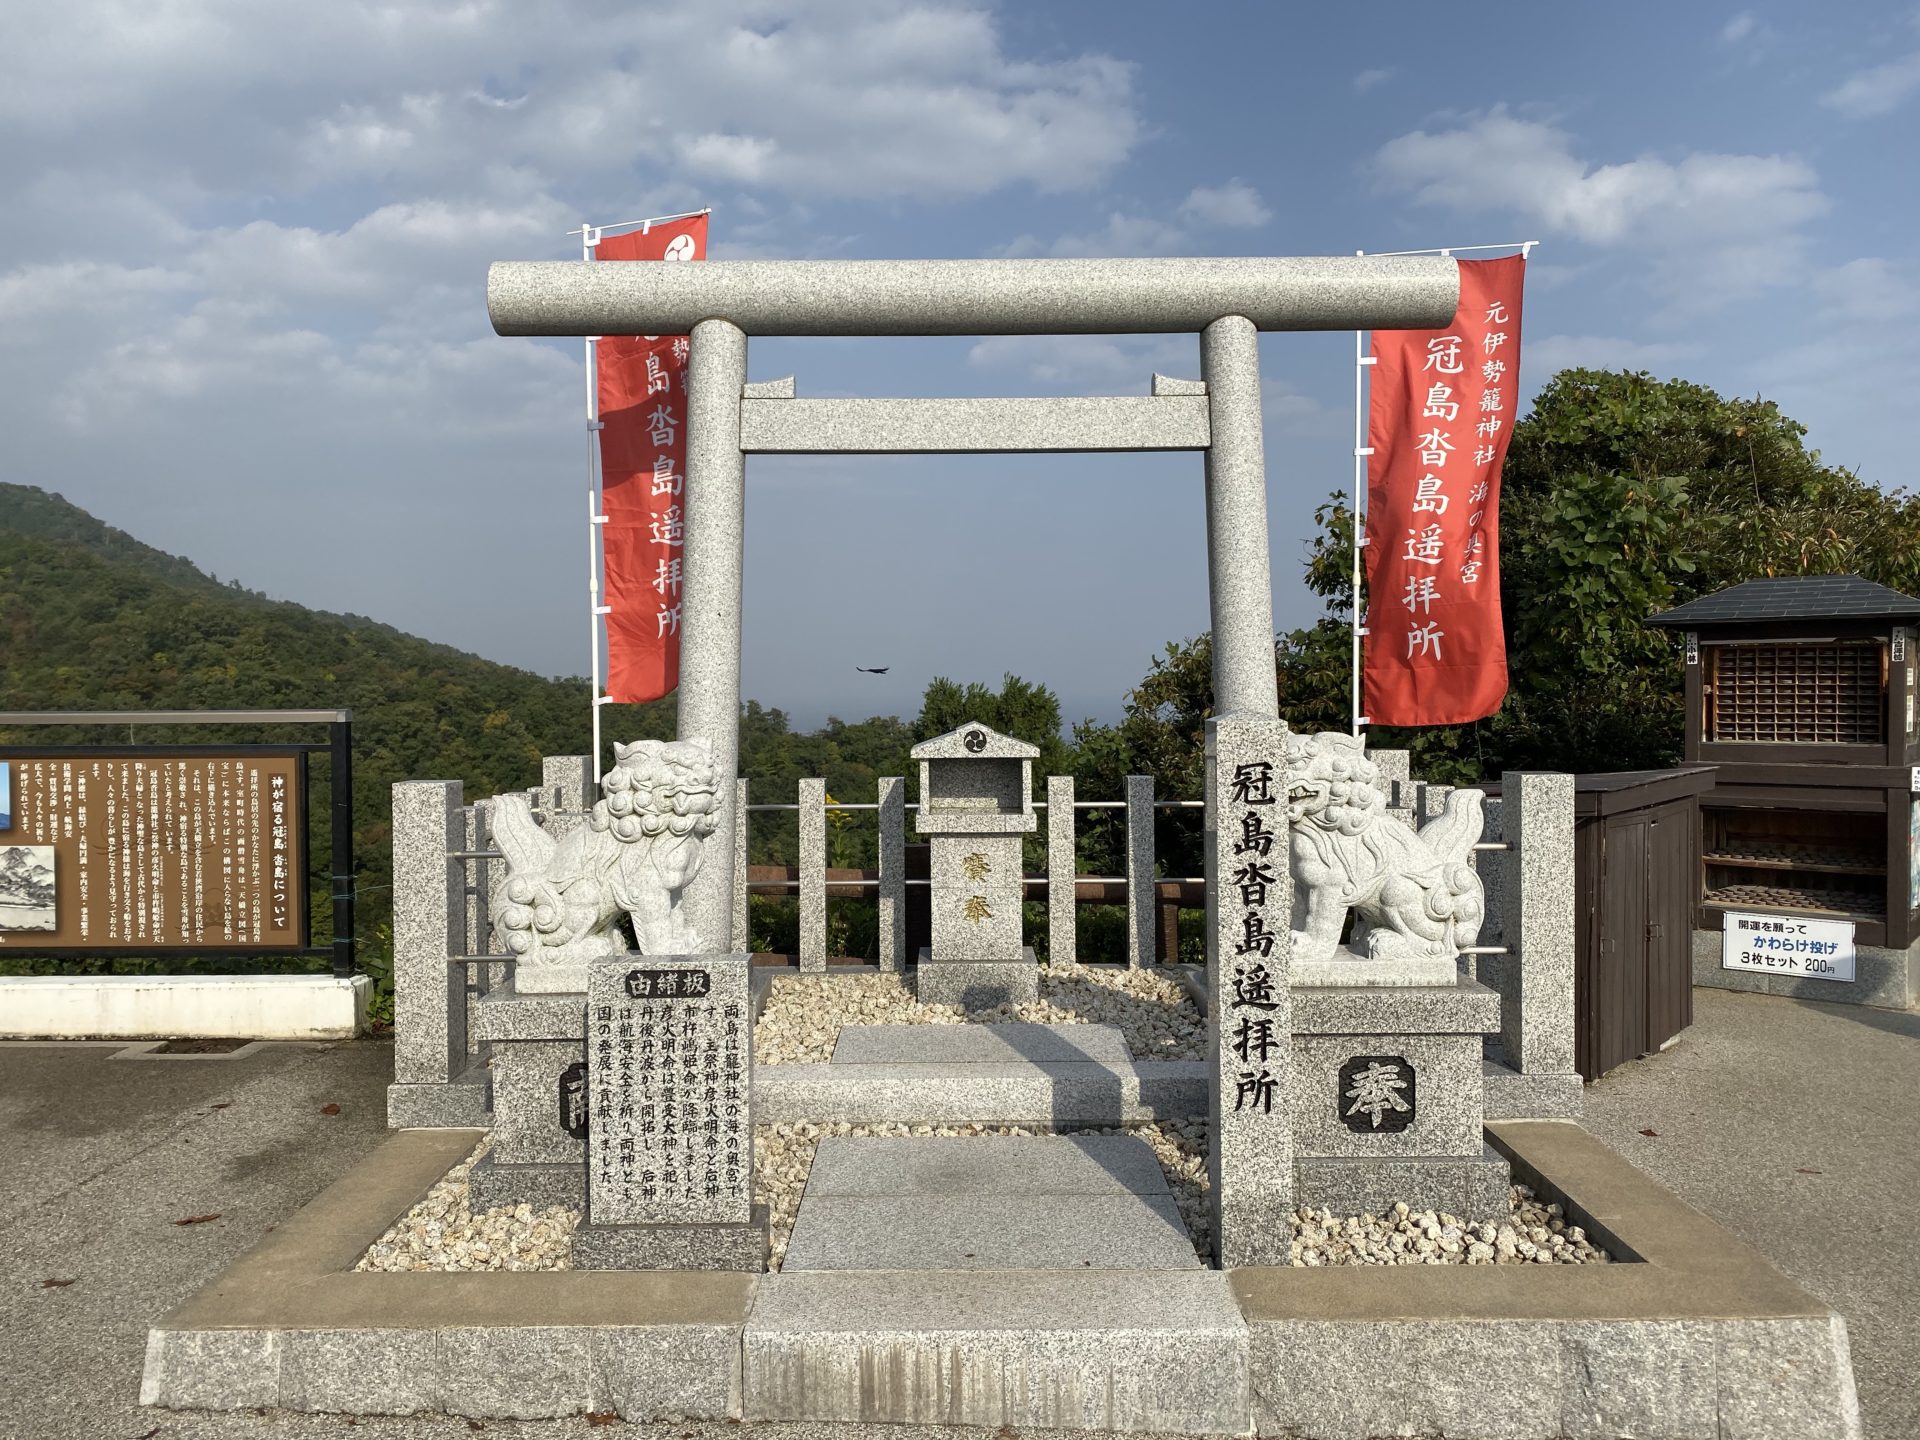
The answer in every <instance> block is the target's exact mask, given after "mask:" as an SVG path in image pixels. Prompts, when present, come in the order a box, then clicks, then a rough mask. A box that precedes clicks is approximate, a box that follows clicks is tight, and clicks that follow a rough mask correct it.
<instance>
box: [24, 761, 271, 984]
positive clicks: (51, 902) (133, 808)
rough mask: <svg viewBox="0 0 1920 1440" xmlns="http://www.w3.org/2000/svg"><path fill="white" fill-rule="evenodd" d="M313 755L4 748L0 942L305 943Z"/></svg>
mask: <svg viewBox="0 0 1920 1440" xmlns="http://www.w3.org/2000/svg"><path fill="white" fill-rule="evenodd" d="M301 760H302V752H301V751H299V750H295V749H279V748H264V747H263V748H257V749H255V748H249V749H232V750H215V749H194V750H178V749H175V750H164V749H155V750H132V749H129V750H114V751H111V752H84V753H83V752H71V753H66V754H61V753H57V752H56V753H47V752H36V751H31V750H0V949H34V950H40V949H48V950H97V951H116V950H118V951H130V952H138V953H150V952H157V951H178V950H189V951H190V950H217V949H240V948H244V949H249V950H300V949H304V948H305V947H306V944H307V887H306V796H305V794H304V791H303V788H302V779H301V776H302V765H301Z"/></svg>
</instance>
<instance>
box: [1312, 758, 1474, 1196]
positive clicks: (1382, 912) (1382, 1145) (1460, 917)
mask: <svg viewBox="0 0 1920 1440" xmlns="http://www.w3.org/2000/svg"><path fill="white" fill-rule="evenodd" d="M1283 764H1284V766H1285V771H1286V773H1285V778H1284V782H1282V783H1283V784H1284V788H1285V797H1286V798H1285V815H1286V821H1287V829H1288V832H1289V837H1290V838H1289V846H1288V852H1289V870H1290V873H1291V876H1292V881H1293V902H1292V904H1293V936H1292V940H1293V960H1292V967H1291V974H1290V979H1291V983H1292V990H1293V994H1292V1001H1293V1009H1292V1025H1293V1039H1292V1062H1293V1088H1292V1092H1291V1097H1290V1098H1291V1107H1292V1121H1293V1142H1294V1146H1295V1186H1296V1197H1295V1198H1296V1203H1298V1204H1301V1205H1310V1206H1314V1207H1316V1208H1325V1209H1328V1210H1332V1211H1334V1212H1335V1213H1336V1214H1345V1215H1352V1214H1361V1213H1367V1212H1373V1213H1378V1212H1380V1211H1381V1210H1383V1209H1385V1208H1387V1207H1389V1206H1391V1205H1393V1204H1394V1203H1395V1202H1396V1201H1401V1202H1405V1203H1406V1204H1407V1205H1409V1206H1411V1207H1412V1208H1413V1209H1415V1210H1437V1211H1442V1212H1445V1213H1450V1214H1453V1215H1457V1216H1460V1217H1462V1218H1465V1219H1474V1220H1479V1219H1489V1218H1495V1217H1498V1216H1502V1215H1504V1214H1505V1213H1506V1207H1507V1186H1508V1182H1509V1178H1510V1177H1509V1173H1508V1165H1507V1163H1506V1161H1505V1160H1503V1159H1501V1158H1500V1157H1499V1156H1498V1155H1497V1154H1496V1153H1495V1152H1494V1150H1493V1149H1492V1147H1490V1146H1489V1145H1488V1144H1487V1143H1486V1139H1485V1135H1484V1133H1483V1130H1484V1124H1485V1118H1486V1115H1485V1085H1484V1080H1483V1074H1482V1066H1481V1052H1482V1049H1483V1040H1484V1037H1485V1036H1487V1035H1489V1034H1497V1033H1498V1032H1499V1029H1500V1019H1501V1006H1500V997H1499V995H1498V994H1497V993H1495V992H1494V991H1492V990H1490V989H1488V988H1487V987H1486V986H1484V985H1480V984H1478V983H1476V982H1475V981H1473V980H1470V979H1467V978H1464V977H1463V976H1462V975H1461V973H1460V969H1459V964H1458V957H1459V955H1460V952H1461V951H1462V950H1464V949H1468V948H1470V947H1471V946H1473V945H1474V944H1475V943H1476V940H1477V938H1478V935H1479V929H1480V923H1481V920H1482V918H1483V916H1484V915H1485V910H1486V905H1485V899H1484V896H1483V894H1482V891H1481V886H1480V879H1479V876H1478V875H1477V874H1476V873H1475V871H1474V869H1473V864H1472V859H1473V846H1474V844H1475V843H1476V842H1477V841H1478V840H1479V839H1480V836H1481V831H1482V820H1481V806H1482V800H1483V797H1482V795H1481V793H1480V792H1479V791H1477V790H1455V791H1452V792H1451V793H1450V794H1448V795H1447V796H1446V798H1445V801H1444V806H1443V808H1440V809H1439V810H1438V813H1436V814H1434V815H1433V816H1432V817H1431V818H1429V819H1428V820H1427V821H1426V823H1425V824H1423V825H1422V826H1421V827H1420V828H1419V829H1418V830H1417V831H1416V830H1414V829H1413V828H1412V827H1411V826H1409V825H1407V824H1405V823H1404V822H1403V821H1401V820H1400V819H1398V818H1397V817H1395V816H1394V815H1392V814H1391V813H1390V810H1389V806H1388V797H1387V796H1386V794H1385V793H1384V792H1383V790H1382V788H1381V785H1380V783H1379V782H1380V775H1379V771H1378V770H1377V769H1376V767H1375V766H1374V765H1373V763H1372V762H1371V761H1370V760H1369V759H1368V757H1367V755H1366V753H1365V751H1364V749H1363V748H1362V745H1361V742H1360V740H1359V739H1358V738H1357V737H1355V736H1351V735H1342V734H1333V733H1323V734H1315V735H1289V736H1288V737H1287V738H1286V741H1285V744H1284V754H1283ZM1349 913H1351V914H1352V916H1353V927H1352V935H1351V938H1350V939H1349V940H1348V941H1347V943H1345V944H1342V943H1341V933H1342V930H1343V928H1344V926H1345V923H1346V919H1347V916H1348V914H1349Z"/></svg>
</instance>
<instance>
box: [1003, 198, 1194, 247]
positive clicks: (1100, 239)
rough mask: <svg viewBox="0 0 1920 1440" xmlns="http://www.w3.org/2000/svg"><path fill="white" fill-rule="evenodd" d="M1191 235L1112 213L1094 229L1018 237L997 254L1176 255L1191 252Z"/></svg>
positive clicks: (1153, 219) (1154, 220)
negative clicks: (1051, 236) (1047, 237)
mask: <svg viewBox="0 0 1920 1440" xmlns="http://www.w3.org/2000/svg"><path fill="white" fill-rule="evenodd" d="M1192 248H1193V235H1192V233H1191V232H1190V231H1189V230H1188V229H1187V227H1186V226H1184V225H1181V224H1179V223H1178V222H1177V221H1173V220H1162V219H1160V218H1159V217H1158V216H1154V215H1138V214H1128V213H1125V212H1123V211H1119V210H1115V211H1112V212H1110V213H1109V214H1108V216H1107V223H1106V224H1105V225H1102V226H1101V227H1100V228H1099V229H1097V230H1083V231H1072V232H1070V233H1068V234H1065V235H1060V236H1056V237H1055V238H1054V239H1052V240H1042V239H1041V238H1040V237H1039V236H1037V235H1030V234H1029V235H1019V236H1016V237H1015V238H1014V239H1012V240H1010V241H1008V242H1007V244H1005V245H1003V246H1001V247H1000V249H999V250H998V252H997V253H998V254H1000V255H1002V256H1008V257H1011V258H1014V259H1020V258H1023V257H1025V256H1029V255H1052V256H1063V257H1067V258H1074V257H1079V256H1087V255H1179V254H1183V253H1191V252H1192Z"/></svg>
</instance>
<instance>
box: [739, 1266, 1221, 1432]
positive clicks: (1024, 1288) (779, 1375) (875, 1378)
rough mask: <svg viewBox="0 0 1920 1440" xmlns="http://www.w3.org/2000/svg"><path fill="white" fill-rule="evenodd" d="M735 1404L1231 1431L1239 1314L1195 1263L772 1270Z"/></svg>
mask: <svg viewBox="0 0 1920 1440" xmlns="http://www.w3.org/2000/svg"><path fill="white" fill-rule="evenodd" d="M742 1340H743V1369H742V1400H743V1407H744V1418H745V1419H746V1420H748V1421H755V1420H763V1421H772V1420H835V1421H866V1422H870V1423H872V1422H880V1423H895V1424H933V1425H982V1426H986V1427H988V1428H990V1429H991V1428H997V1427H1000V1426H1003V1425H1004V1426H1012V1427H1015V1428H1041V1427H1058V1428H1062V1429H1074V1430H1133V1431H1141V1430H1145V1431H1158V1432H1165V1433H1172V1434H1185V1435H1216V1434H1224V1435H1240V1434H1244V1433H1246V1432H1247V1430H1248V1429H1249V1428H1250V1423H1251V1417H1250V1413H1249V1405H1248V1401H1247V1398H1246V1396H1247V1386H1248V1376H1247V1353H1248V1347H1247V1328H1246V1324H1245V1322H1244V1321H1243V1320H1242V1318H1241V1316H1240V1311H1239V1308H1238V1306H1237V1305H1236V1304H1235V1303H1234V1299H1233V1294H1232V1291H1231V1290H1230V1288H1229V1286H1228V1283H1227V1277H1226V1276H1225V1275H1224V1274H1221V1273H1218V1272H1215V1271H1208V1270H1188V1271H1168V1270H1149V1271H1127V1270H1051V1271H1026V1272H1020V1273H1009V1272H1005V1271H994V1272H940V1271H918V1272H911V1273H892V1274H887V1273H857V1272H846V1271H839V1272H823V1271H813V1272H805V1273H787V1272H784V1271H783V1272H782V1273H781V1274H778V1275H768V1276H765V1277H764V1278H762V1280H761V1281H760V1284H759V1287H758V1289H757V1291H756V1293H755V1298H754V1304H753V1309H752V1311H751V1312H750V1313H749V1315H748V1317H747V1323H746V1328H745V1332H744V1334H743V1337H742Z"/></svg>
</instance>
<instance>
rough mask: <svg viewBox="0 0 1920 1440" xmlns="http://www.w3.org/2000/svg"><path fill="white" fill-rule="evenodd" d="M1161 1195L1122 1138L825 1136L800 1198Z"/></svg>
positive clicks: (1146, 1158) (1143, 1159)
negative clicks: (1012, 1191) (1011, 1193)
mask: <svg viewBox="0 0 1920 1440" xmlns="http://www.w3.org/2000/svg"><path fill="white" fill-rule="evenodd" d="M1009 1189H1017V1190H1018V1191H1019V1192H1020V1193H1021V1194H1023V1195H1035V1196H1038V1195H1086V1196H1093V1195H1102V1196H1111V1195H1164V1194H1166V1193H1167V1176H1166V1172H1165V1171H1163V1170H1162V1169H1161V1168H1160V1162H1159V1161H1158V1160H1156V1159H1155V1158H1154V1156H1153V1151H1151V1150H1149V1149H1148V1148H1147V1147H1146V1146H1145V1145H1144V1144H1142V1143H1141V1142H1140V1141H1138V1140H1134V1139H1130V1138H1129V1137H1127V1136H1125V1135H1058V1136H1051V1135H970V1136H943V1135H936V1136H918V1137H914V1138H912V1139H909V1140H904V1141H903V1140H899V1139H896V1138H893V1137H875V1136H855V1135H830V1136H828V1137H827V1138H826V1139H824V1140H822V1141H821V1142H820V1146H819V1149H818V1150H817V1151H815V1153H814V1157H813V1169H812V1170H811V1171H810V1172H808V1175H807V1191H806V1198H807V1199H808V1200H809V1201H812V1200H814V1199H817V1198H830V1197H847V1196H855V1195H896V1196H899V1195H919V1196H926V1197H944V1196H956V1195H984V1194H992V1195H1004V1194H1006V1193H1007V1192H1008V1191H1009Z"/></svg>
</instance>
